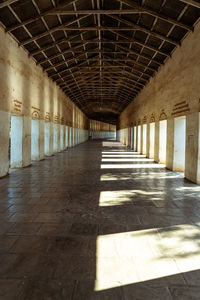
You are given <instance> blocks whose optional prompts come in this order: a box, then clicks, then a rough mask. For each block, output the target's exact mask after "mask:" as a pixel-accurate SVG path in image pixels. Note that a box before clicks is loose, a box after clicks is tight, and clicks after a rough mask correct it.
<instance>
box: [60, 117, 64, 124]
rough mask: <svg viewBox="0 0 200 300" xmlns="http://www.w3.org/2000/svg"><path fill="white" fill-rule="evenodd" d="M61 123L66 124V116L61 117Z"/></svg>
mask: <svg viewBox="0 0 200 300" xmlns="http://www.w3.org/2000/svg"><path fill="white" fill-rule="evenodd" d="M60 123H61V124H62V125H65V119H64V117H62V118H61V119H60Z"/></svg>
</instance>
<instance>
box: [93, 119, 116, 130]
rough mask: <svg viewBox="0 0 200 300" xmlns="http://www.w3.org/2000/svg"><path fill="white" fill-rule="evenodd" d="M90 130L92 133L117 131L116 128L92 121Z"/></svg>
mask: <svg viewBox="0 0 200 300" xmlns="http://www.w3.org/2000/svg"><path fill="white" fill-rule="evenodd" d="M90 130H92V131H113V132H115V131H116V126H115V125H112V124H108V123H104V122H100V121H96V120H90Z"/></svg>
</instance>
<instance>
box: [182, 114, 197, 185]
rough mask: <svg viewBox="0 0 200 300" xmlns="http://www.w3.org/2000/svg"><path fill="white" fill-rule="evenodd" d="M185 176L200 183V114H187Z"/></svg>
mask: <svg viewBox="0 0 200 300" xmlns="http://www.w3.org/2000/svg"><path fill="white" fill-rule="evenodd" d="M185 154H186V155H185V177H186V178H187V179H189V180H190V181H192V182H194V183H198V184H200V114H199V112H196V113H192V114H189V115H187V116H186V151H185Z"/></svg>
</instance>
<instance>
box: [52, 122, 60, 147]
mask: <svg viewBox="0 0 200 300" xmlns="http://www.w3.org/2000/svg"><path fill="white" fill-rule="evenodd" d="M53 152H54V153H57V152H60V124H55V123H54V124H53Z"/></svg>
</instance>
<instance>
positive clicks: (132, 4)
mask: <svg viewBox="0 0 200 300" xmlns="http://www.w3.org/2000/svg"><path fill="white" fill-rule="evenodd" d="M117 1H119V2H121V3H124V4H126V5H128V6H129V7H131V8H133V9H137V10H140V12H141V13H146V14H149V15H151V16H153V17H155V18H159V19H161V20H163V21H166V22H168V23H171V24H173V25H176V26H179V27H181V28H184V29H186V30H189V31H192V30H193V27H192V26H189V25H187V24H184V23H182V22H180V21H177V20H175V19H173V18H170V17H168V16H165V15H164V14H162V13H160V12H159V13H158V12H156V11H154V10H152V9H150V8H147V7H144V6H141V5H138V4H137V3H135V2H133V1H130V0H117ZM180 1H182V2H196V3H197V1H194V0H180ZM187 4H189V3H187ZM199 8H200V3H199Z"/></svg>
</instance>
